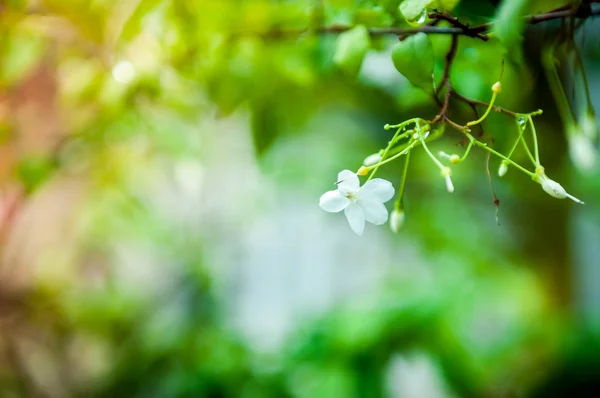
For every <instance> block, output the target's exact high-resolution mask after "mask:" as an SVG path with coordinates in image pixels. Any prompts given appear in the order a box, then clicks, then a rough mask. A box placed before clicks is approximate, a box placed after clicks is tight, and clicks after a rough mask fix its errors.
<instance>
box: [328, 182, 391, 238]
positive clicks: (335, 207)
mask: <svg viewBox="0 0 600 398" xmlns="http://www.w3.org/2000/svg"><path fill="white" fill-rule="evenodd" d="M336 184H337V186H338V189H336V190H333V191H329V192H325V193H324V194H323V195H322V196H321V199H319V206H321V208H322V209H323V210H325V211H328V212H330V213H337V212H340V211H342V210H344V213H345V214H346V218H347V219H348V223H350V228H352V230H353V231H354V232H356V234H357V235H362V233H363V231H364V229H365V221H368V222H370V223H371V224H375V225H381V224H384V223H385V222H386V221H387V219H388V211H387V209H386V208H385V206H384V205H383V204H384V203H385V202H387V201H388V200H390V199H391V198H392V197H393V196H394V187H393V186H392V183H390V182H389V181H386V180H384V179H381V178H374V179H372V180H369V181H367V182H366V183H365V185H363V186H362V187H361V186H360V181H359V180H358V177H357V176H356V174H354V173H353V172H351V171H350V170H344V171H341V172H340V173H339V174H338V180H337V183H336Z"/></svg>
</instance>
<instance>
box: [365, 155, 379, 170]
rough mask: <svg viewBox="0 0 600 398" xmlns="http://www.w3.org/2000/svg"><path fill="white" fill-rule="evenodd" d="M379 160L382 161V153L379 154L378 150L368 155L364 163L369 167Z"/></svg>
mask: <svg viewBox="0 0 600 398" xmlns="http://www.w3.org/2000/svg"><path fill="white" fill-rule="evenodd" d="M379 162H381V155H380V154H379V152H377V153H373V154H371V155H369V156H367V157H366V158H365V160H363V165H365V166H367V167H369V166H373V165H374V164H377V163H379Z"/></svg>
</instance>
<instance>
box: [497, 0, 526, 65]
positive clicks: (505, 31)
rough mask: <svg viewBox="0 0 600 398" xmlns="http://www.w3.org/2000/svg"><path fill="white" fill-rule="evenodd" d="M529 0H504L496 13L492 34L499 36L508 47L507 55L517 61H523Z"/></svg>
mask: <svg viewBox="0 0 600 398" xmlns="http://www.w3.org/2000/svg"><path fill="white" fill-rule="evenodd" d="M528 3H529V0H504V1H503V2H502V5H501V6H500V9H499V10H498V12H497V13H496V20H495V23H494V28H493V30H492V35H494V36H495V37H497V38H498V39H499V40H500V42H501V43H502V44H503V45H504V46H505V47H506V49H507V55H508V56H509V57H510V58H511V59H512V60H513V61H515V62H518V63H521V61H522V58H523V54H522V50H521V43H522V42H523V30H524V29H525V26H526V24H525V19H524V18H523V17H524V16H525V13H526V11H527V5H528Z"/></svg>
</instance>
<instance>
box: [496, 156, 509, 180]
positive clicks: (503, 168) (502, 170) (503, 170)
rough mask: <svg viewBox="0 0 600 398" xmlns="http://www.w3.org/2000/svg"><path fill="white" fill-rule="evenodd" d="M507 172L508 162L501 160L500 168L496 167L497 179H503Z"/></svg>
mask: <svg viewBox="0 0 600 398" xmlns="http://www.w3.org/2000/svg"><path fill="white" fill-rule="evenodd" d="M507 171H508V162H507V161H506V160H503V161H502V163H500V167H498V177H504V175H505V174H506V172H507Z"/></svg>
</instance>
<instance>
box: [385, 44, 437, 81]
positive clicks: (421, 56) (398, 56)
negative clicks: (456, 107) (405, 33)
mask: <svg viewBox="0 0 600 398" xmlns="http://www.w3.org/2000/svg"><path fill="white" fill-rule="evenodd" d="M392 61H393V62H394V66H395V67H396V69H397V70H398V72H400V73H401V74H402V75H404V77H406V78H407V79H408V81H409V82H411V84H413V85H414V86H416V87H419V88H422V89H423V90H425V91H430V90H433V61H434V60H433V46H432V45H431V40H430V39H429V36H427V35H426V34H425V33H418V34H416V35H414V36H411V37H409V38H407V39H405V40H404V41H402V42H401V43H398V44H397V45H396V47H394V49H393V50H392Z"/></svg>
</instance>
